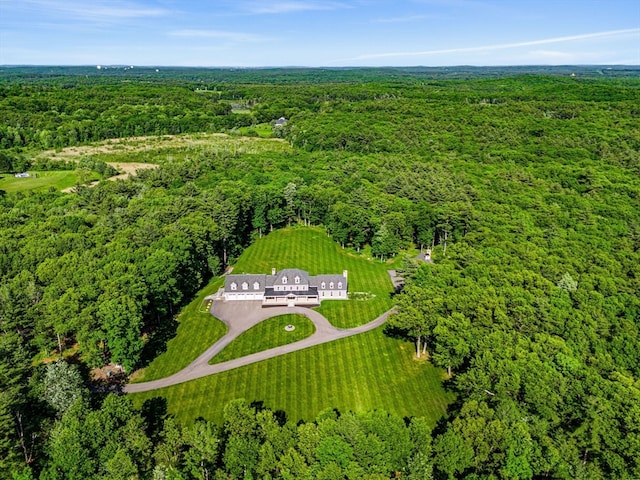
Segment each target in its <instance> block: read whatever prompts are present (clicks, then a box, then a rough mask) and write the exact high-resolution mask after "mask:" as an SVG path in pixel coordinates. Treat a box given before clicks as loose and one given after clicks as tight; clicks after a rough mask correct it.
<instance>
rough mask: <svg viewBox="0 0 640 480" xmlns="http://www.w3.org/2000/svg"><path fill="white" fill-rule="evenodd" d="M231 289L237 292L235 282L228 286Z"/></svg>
mask: <svg viewBox="0 0 640 480" xmlns="http://www.w3.org/2000/svg"><path fill="white" fill-rule="evenodd" d="M229 286H230V287H231V290H237V289H238V284H237V283H236V282H231V285H229Z"/></svg>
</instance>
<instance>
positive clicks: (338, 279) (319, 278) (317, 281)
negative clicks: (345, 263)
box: [311, 275, 347, 290]
mask: <svg viewBox="0 0 640 480" xmlns="http://www.w3.org/2000/svg"><path fill="white" fill-rule="evenodd" d="M322 282H324V283H325V287H326V288H323V289H322V290H346V289H347V279H346V278H344V277H343V276H342V275H316V276H315V277H313V282H312V283H311V284H312V285H313V286H314V287H320V285H322ZM331 282H333V288H329V285H331ZM339 283H341V284H342V288H338V284H339Z"/></svg>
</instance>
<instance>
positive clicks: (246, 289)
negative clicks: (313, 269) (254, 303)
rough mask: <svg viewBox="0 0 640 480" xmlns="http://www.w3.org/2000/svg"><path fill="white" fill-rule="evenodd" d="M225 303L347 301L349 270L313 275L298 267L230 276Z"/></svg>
mask: <svg viewBox="0 0 640 480" xmlns="http://www.w3.org/2000/svg"><path fill="white" fill-rule="evenodd" d="M223 297H224V299H225V300H231V301H233V300H261V301H262V305H263V306H269V305H289V306H295V305H319V304H320V302H321V301H322V300H346V299H347V271H346V270H344V271H343V272H342V275H315V276H312V275H309V273H308V272H305V271H304V270H300V269H297V268H287V269H284V270H280V271H279V272H276V269H275V268H274V269H272V270H271V275H266V274H242V275H227V276H226V277H225V282H224V292H223Z"/></svg>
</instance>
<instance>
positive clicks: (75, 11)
mask: <svg viewBox="0 0 640 480" xmlns="http://www.w3.org/2000/svg"><path fill="white" fill-rule="evenodd" d="M24 4H25V5H30V6H33V7H36V8H38V9H39V10H44V11H49V12H50V13H57V14H61V15H65V16H71V17H75V18H80V19H92V20H114V19H116V20H117V19H126V18H140V17H159V16H165V15H168V14H169V13H170V12H169V11H168V10H166V9H164V8H152V7H147V6H144V5H139V4H137V3H132V2H126V1H112V2H107V1H103V0H92V1H91V2H78V1H73V0H24Z"/></svg>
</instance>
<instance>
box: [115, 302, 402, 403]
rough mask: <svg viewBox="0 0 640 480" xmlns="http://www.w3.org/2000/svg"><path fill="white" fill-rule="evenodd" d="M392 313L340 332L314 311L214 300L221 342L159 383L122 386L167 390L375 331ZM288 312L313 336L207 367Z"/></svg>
mask: <svg viewBox="0 0 640 480" xmlns="http://www.w3.org/2000/svg"><path fill="white" fill-rule="evenodd" d="M394 310H395V309H393V308H392V309H391V310H388V311H386V312H384V313H383V314H382V315H380V316H379V317H378V318H376V319H375V320H373V321H371V322H369V323H365V324H364V325H360V326H359V327H355V328H345V329H342V328H336V327H334V326H333V325H331V323H329V320H327V319H326V318H325V317H324V316H323V315H321V314H319V313H318V312H316V311H315V310H311V309H309V308H305V307H268V308H262V301H260V300H248V301H238V300H236V301H226V302H225V301H223V300H216V301H214V302H213V305H212V306H211V314H212V315H213V316H215V317H217V318H219V319H220V320H222V322H224V323H225V325H227V327H228V331H227V333H226V334H225V335H224V336H223V337H222V338H221V339H220V340H218V341H217V342H216V343H214V344H213V345H212V346H211V347H209V348H208V349H207V350H206V351H205V352H203V353H202V354H201V355H200V356H199V357H198V358H196V359H195V360H194V361H193V362H191V363H190V364H189V365H188V366H187V367H185V368H183V369H182V370H180V371H179V372H177V373H174V374H173V375H170V376H168V377H165V378H161V379H159V380H152V381H150V382H143V383H130V384H128V385H125V386H124V389H123V391H124V392H126V393H138V392H148V391H150V390H156V389H158V388H165V387H170V386H172V385H178V384H179V383H184V382H188V381H191V380H195V379H196V378H202V377H206V376H208V375H213V374H215V373H220V372H226V371H228V370H233V369H234V368H238V367H244V366H245V365H250V364H252V363H256V362H261V361H262V360H266V359H268V358H274V357H278V356H280V355H284V354H286V353H291V352H295V351H297V350H302V349H303V348H308V347H312V346H314V345H320V344H323V343H328V342H333V341H334V340H338V339H340V338H346V337H351V336H353V335H358V334H359V333H364V332H368V331H369V330H373V329H374V328H378V327H379V326H380V325H382V324H384V322H386V321H387V317H388V316H389V315H390V314H391V313H393V312H394ZM290 313H298V314H300V315H304V316H306V317H307V318H308V319H309V320H311V321H312V322H313V323H314V325H315V327H316V331H315V333H314V334H313V335H311V336H309V337H307V338H304V339H302V340H300V341H298V342H294V343H289V344H287V345H282V346H280V347H275V348H271V349H269V350H264V351H262V352H258V353H253V354H251V355H246V356H244V357H241V358H235V359H233V360H229V361H226V362H222V363H216V364H214V365H209V360H210V359H211V358H213V357H214V356H216V355H217V354H218V353H220V352H221V351H222V350H223V349H224V347H226V346H227V345H229V344H230V343H231V342H232V341H233V340H235V339H236V338H237V337H238V336H239V335H240V334H242V333H244V332H246V331H247V330H249V329H250V328H251V327H253V326H255V325H257V324H258V323H260V322H262V321H264V320H266V319H268V318H273V317H278V316H280V315H285V314H290Z"/></svg>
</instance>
